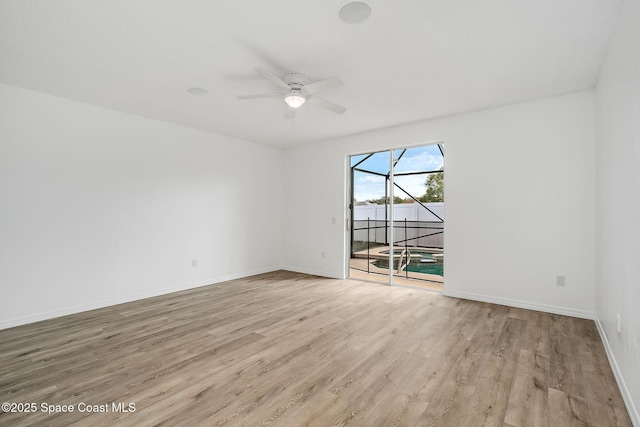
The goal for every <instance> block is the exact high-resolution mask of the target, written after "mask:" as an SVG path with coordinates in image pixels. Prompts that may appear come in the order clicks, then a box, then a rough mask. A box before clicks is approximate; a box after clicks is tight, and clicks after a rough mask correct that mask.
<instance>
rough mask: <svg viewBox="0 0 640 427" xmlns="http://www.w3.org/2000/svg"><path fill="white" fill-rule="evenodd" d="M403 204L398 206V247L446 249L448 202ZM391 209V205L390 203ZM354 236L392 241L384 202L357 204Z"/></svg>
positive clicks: (371, 239) (363, 238) (375, 240)
mask: <svg viewBox="0 0 640 427" xmlns="http://www.w3.org/2000/svg"><path fill="white" fill-rule="evenodd" d="M423 205H424V206H426V207H427V208H428V209H429V210H430V211H431V212H429V210H427V209H425V207H423V206H422V205H421V204H420V203H417V202H416V203H403V204H399V205H395V206H394V211H393V212H394V214H393V217H394V218H393V219H394V226H395V229H394V240H395V244H396V245H397V246H405V241H406V245H407V246H410V247H436V248H444V234H443V230H444V203H442V202H439V203H423ZM387 208H388V206H387ZM353 226H354V232H353V238H354V240H355V241H363V242H364V241H367V240H369V241H371V242H376V243H383V244H388V242H387V233H388V226H389V224H387V222H385V206H384V205H357V206H354V213H353Z"/></svg>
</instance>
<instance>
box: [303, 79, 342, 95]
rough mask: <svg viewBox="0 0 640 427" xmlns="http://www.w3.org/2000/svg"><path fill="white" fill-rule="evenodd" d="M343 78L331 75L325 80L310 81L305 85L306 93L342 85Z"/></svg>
mask: <svg viewBox="0 0 640 427" xmlns="http://www.w3.org/2000/svg"><path fill="white" fill-rule="evenodd" d="M343 84H344V83H342V80H340V78H339V77H335V76H333V77H329V78H326V79H324V80H318V81H317V82H313V83H309V84H308V85H305V86H304V87H303V89H302V90H303V91H304V92H305V93H314V92H318V91H321V90H323V89H329V88H332V87H337V86H342V85H343Z"/></svg>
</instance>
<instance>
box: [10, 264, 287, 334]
mask: <svg viewBox="0 0 640 427" xmlns="http://www.w3.org/2000/svg"><path fill="white" fill-rule="evenodd" d="M280 269H281V268H280V267H274V268H263V269H258V270H252V271H246V272H242V273H236V274H229V275H226V276H220V277H214V278H212V279H207V280H199V281H197V282H190V283H183V284H180V285H176V286H170V287H167V288H161V289H154V290H151V291H148V292H141V293H137V294H131V295H126V296H122V297H118V298H110V299H106V300H101V301H94V302H91V303H88V304H82V305H76V306H70V307H64V308H61V309H59V310H53V311H48V312H44V313H35V314H30V315H27V316H23V317H18V318H14V319H5V320H2V321H0V330H1V329H7V328H12V327H14V326H20V325H26V324H28V323H34V322H39V321H42V320H49V319H53V318H56V317H61V316H67V315H69V314H76V313H81V312H83V311H89V310H96V309H98V308H105V307H110V306H112V305H117V304H123V303H126V302H132V301H137V300H141V299H145V298H151V297H156V296H159V295H166V294H170V293H172V292H179V291H184V290H187V289H193V288H199V287H201V286H208V285H213V284H216V283H222V282H228V281H230V280H235V279H242V278H245V277H249V276H255V275H256V274H262V273H270V272H272V271H277V270H280Z"/></svg>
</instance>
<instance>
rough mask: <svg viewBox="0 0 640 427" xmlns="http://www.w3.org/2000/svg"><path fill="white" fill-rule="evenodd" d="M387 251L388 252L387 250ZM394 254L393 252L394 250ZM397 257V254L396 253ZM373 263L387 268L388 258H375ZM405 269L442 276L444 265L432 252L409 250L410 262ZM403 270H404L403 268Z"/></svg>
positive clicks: (395, 266)
mask: <svg viewBox="0 0 640 427" xmlns="http://www.w3.org/2000/svg"><path fill="white" fill-rule="evenodd" d="M387 253H389V252H388V251H387ZM394 254H395V252H394ZM416 255H420V259H418V258H417V257H416ZM396 257H397V255H396ZM395 264H396V265H394V268H397V260H396V262H395ZM373 265H375V266H376V267H378V268H385V269H388V268H389V260H388V259H382V258H381V259H377V260H376V261H374V263H373ZM405 269H406V270H407V271H411V272H414V273H424V274H435V275H437V276H443V277H444V265H443V263H442V260H441V259H436V258H435V257H434V256H433V252H427V251H420V250H416V251H411V262H410V263H409V265H408V266H406V267H405ZM403 271H404V270H403Z"/></svg>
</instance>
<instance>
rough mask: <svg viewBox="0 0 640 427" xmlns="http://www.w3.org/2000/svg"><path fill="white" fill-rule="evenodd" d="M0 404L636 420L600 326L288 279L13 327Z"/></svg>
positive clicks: (284, 420)
mask: <svg viewBox="0 0 640 427" xmlns="http://www.w3.org/2000/svg"><path fill="white" fill-rule="evenodd" d="M0 401H2V402H13V403H35V407H36V411H35V413H4V412H0V425H2V426H31V425H38V426H39V425H47V426H67V425H73V426H97V425H124V426H129V425H130V426H146V425H167V426H174V425H176V426H194V425H205V426H221V425H227V426H236V425H243V426H245V425H247V426H254V425H255V426H268V425H273V426H345V425H353V426H423V425H424V426H432V425H438V426H482V425H486V426H512V427H516V426H578V425H581V426H630V425H631V421H630V419H629V416H628V414H627V412H626V410H625V407H624V403H623V401H622V398H621V396H620V393H619V391H618V388H617V386H616V383H615V380H614V378H613V375H612V372H611V369H610V366H609V364H608V361H607V357H606V355H605V352H604V348H603V346H602V343H601V341H600V339H599V336H598V333H597V330H596V327H595V324H594V323H593V322H592V321H588V320H583V319H576V318H571V317H564V316H557V315H551V314H545V313H539V312H535V311H528V310H522V309H515V308H509V307H505V306H499V305H492V304H486V303H480V302H473V301H466V300H461V299H455V298H448V297H444V296H442V295H440V294H437V293H434V292H429V291H423V290H418V289H409V288H402V287H397V288H391V287H388V286H382V285H377V284H373V283H364V282H358V281H354V280H332V279H324V278H319V277H315V276H308V275H303V274H297V273H291V272H284V271H279V272H274V273H269V274H263V275H259V276H254V277H250V278H246V279H241V280H235V281H232V282H226V283H221V284H216V285H211V286H207V287H202V288H198V289H193V290H188V291H184V292H179V293H174V294H170V295H165V296H160V297H156V298H150V299H146V300H141V301H136V302H132V303H128V304H122V305H118V306H113V307H109V308H105V309H100V310H94V311H90V312H85V313H81V314H76V315H71V316H66V317H61V318H57V319H52V320H48V321H44V322H38V323H34V324H30V325H25V326H20V327H16V328H11V329H5V330H2V331H0ZM130 403H131V404H134V406H135V408H134V407H129V406H128V405H129V404H130ZM43 404H45V405H46V404H48V405H72V407H73V409H74V412H66V413H65V412H57V413H56V412H55V410H56V409H57V410H61V409H62V408H61V407H60V408H55V407H54V408H53V410H54V413H52V414H47V413H43V412H42V409H43ZM119 404H121V406H120V408H123V407H126V408H128V409H135V411H129V412H124V411H119V412H118V411H116V409H118V405H119ZM83 405H103V406H89V408H90V409H95V410H101V409H102V410H104V409H105V408H106V409H107V410H108V412H102V413H99V412H98V413H96V412H86V407H85V406H83ZM83 410H84V411H83Z"/></svg>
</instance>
